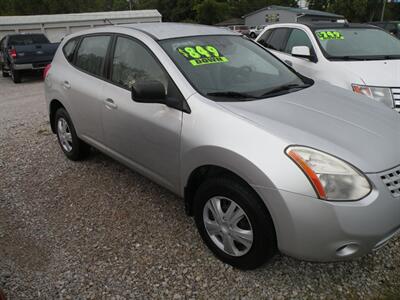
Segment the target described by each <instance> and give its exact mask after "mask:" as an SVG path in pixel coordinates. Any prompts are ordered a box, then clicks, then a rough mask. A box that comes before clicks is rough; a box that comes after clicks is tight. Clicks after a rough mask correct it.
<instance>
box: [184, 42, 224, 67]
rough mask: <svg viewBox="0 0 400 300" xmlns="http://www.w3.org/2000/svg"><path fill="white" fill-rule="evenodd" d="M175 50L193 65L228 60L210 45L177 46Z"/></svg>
mask: <svg viewBox="0 0 400 300" xmlns="http://www.w3.org/2000/svg"><path fill="white" fill-rule="evenodd" d="M177 51H178V52H179V53H180V54H181V55H182V56H183V57H185V58H186V59H187V60H188V61H189V62H190V64H191V65H192V66H193V67H197V66H202V65H210V64H218V63H226V62H228V61H229V60H228V58H226V57H225V56H223V55H222V54H221V52H220V51H219V50H218V49H217V48H216V47H214V46H211V45H207V46H201V45H197V46H187V47H179V48H177Z"/></svg>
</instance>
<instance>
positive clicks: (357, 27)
mask: <svg viewBox="0 0 400 300" xmlns="http://www.w3.org/2000/svg"><path fill="white" fill-rule="evenodd" d="M256 41H257V42H258V43H260V44H262V45H263V46H265V47H267V48H269V49H270V50H271V52H272V53H273V54H275V55H276V56H277V57H279V58H280V59H281V60H283V61H284V62H285V63H286V64H288V65H289V66H292V67H293V68H294V69H295V70H296V71H298V72H299V73H301V74H303V75H305V76H308V77H310V78H313V79H314V80H323V81H326V82H329V83H330V84H332V85H335V86H339V87H341V88H345V89H349V90H353V91H354V92H356V93H359V94H363V95H366V96H368V97H370V98H373V99H375V100H377V101H379V102H382V103H383V104H385V105H386V106H388V107H390V108H394V109H395V110H396V111H398V112H400V40H399V39H397V38H395V37H394V36H392V35H390V34H389V33H387V32H385V31H384V30H382V29H380V28H378V27H375V26H371V25H366V24H348V23H314V24H297V23H291V24H275V25H271V26H268V28H266V29H265V30H264V31H263V32H262V33H261V34H260V35H259V36H258V37H257V39H256Z"/></svg>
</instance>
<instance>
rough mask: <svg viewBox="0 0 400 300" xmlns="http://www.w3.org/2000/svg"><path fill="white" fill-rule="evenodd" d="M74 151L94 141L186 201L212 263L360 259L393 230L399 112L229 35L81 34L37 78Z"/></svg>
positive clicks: (399, 221) (66, 146)
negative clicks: (277, 256)
mask: <svg viewBox="0 0 400 300" xmlns="http://www.w3.org/2000/svg"><path fill="white" fill-rule="evenodd" d="M45 78H46V79H45V89H46V98H47V99H46V100H47V104H48V109H49V114H50V121H51V127H52V130H53V132H54V133H56V134H57V137H58V141H59V143H60V146H61V149H62V151H63V152H64V153H65V155H66V156H67V157H68V158H69V159H72V160H79V159H83V158H84V157H86V156H87V155H88V154H89V152H90V147H95V148H97V149H99V150H100V151H102V152H104V153H106V154H107V155H109V156H111V157H113V158H115V159H116V160H118V161H120V162H122V163H123V164H125V165H127V166H128V167H130V168H132V169H134V170H136V171H138V172H140V173H142V174H143V175H145V176H147V177H149V178H151V179H152V180H154V181H155V182H157V183H159V184H160V185H162V186H164V187H166V188H167V189H169V190H171V191H173V192H174V193H176V194H177V195H179V196H181V197H182V198H184V202H185V207H186V211H187V213H188V214H189V215H194V217H195V220H196V225H197V227H198V230H199V233H200V235H201V237H202V239H203V240H204V242H205V243H206V244H207V246H208V247H209V248H210V249H211V251H212V252H213V253H214V254H215V255H216V256H217V257H218V258H220V259H221V260H222V261H224V262H226V263H228V264H231V265H233V266H235V267H238V268H242V269H251V268H255V267H257V266H259V265H261V264H262V263H264V262H265V261H267V260H268V259H269V258H271V257H272V256H273V255H274V253H276V251H277V250H278V249H279V250H280V251H281V252H283V253H285V254H288V255H291V256H294V257H297V258H301V259H306V260H313V261H336V260H342V259H349V258H354V257H358V256H360V255H363V254H365V253H367V252H369V251H371V250H372V249H376V248H378V247H380V246H382V245H383V244H384V243H386V242H387V241H388V240H389V239H390V238H392V237H393V236H394V235H396V233H397V232H399V228H400V154H399V153H400V139H399V132H400V117H399V116H398V114H396V113H395V112H393V111H392V110H390V109H389V108H386V107H384V106H383V105H381V104H379V103H376V102H374V101H371V100H370V99H368V98H366V97H364V96H360V95H356V94H354V93H352V92H350V91H346V90H343V89H340V88H337V87H333V86H330V85H328V84H324V83H314V82H313V81H312V80H310V79H308V78H305V77H303V76H302V75H300V74H298V73H296V72H295V71H293V70H292V69H291V68H289V67H287V66H286V65H285V64H284V63H283V62H281V61H280V60H278V59H277V58H276V57H275V56H274V55H272V54H271V53H270V52H268V50H265V49H264V48H263V47H261V46H260V45H258V44H256V43H255V42H253V41H251V40H249V39H247V38H245V37H243V36H242V35H240V34H238V33H234V32H231V31H228V30H226V29H218V28H214V27H208V26H200V25H185V24H169V23H160V24H135V25H123V26H111V27H104V28H97V29H93V30H89V31H85V32H80V33H78V34H74V35H71V36H69V37H68V38H66V39H65V40H64V41H63V42H62V43H61V45H60V47H59V49H58V51H57V53H56V56H55V58H54V60H53V62H52V65H51V67H50V68H48V69H47V70H46V74H45Z"/></svg>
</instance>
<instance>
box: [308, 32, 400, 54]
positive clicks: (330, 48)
mask: <svg viewBox="0 0 400 300" xmlns="http://www.w3.org/2000/svg"><path fill="white" fill-rule="evenodd" d="M315 35H316V37H317V39H318V40H319V43H320V45H321V47H322V48H323V50H325V56H326V57H327V58H328V59H331V60H375V59H399V58H400V40H399V39H397V38H395V37H393V36H392V35H390V34H389V33H387V32H385V31H383V30H380V29H374V28H340V29H338V28H327V29H319V30H316V31H315Z"/></svg>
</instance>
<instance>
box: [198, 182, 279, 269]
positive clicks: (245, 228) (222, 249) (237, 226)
mask: <svg viewBox="0 0 400 300" xmlns="http://www.w3.org/2000/svg"><path fill="white" fill-rule="evenodd" d="M213 201H214V202H213ZM215 201H217V202H215ZM218 201H219V202H218ZM232 205H233V208H232V207H231V206H232ZM218 207H219V209H218ZM216 211H219V213H214V212H216ZM229 211H231V213H229ZM194 214H195V221H196V225H197V229H198V231H199V233H200V235H201V237H202V239H203V241H204V242H205V243H206V245H207V246H208V248H209V249H210V250H211V251H212V252H213V253H214V255H215V256H216V257H218V258H219V259H220V260H222V261H223V262H225V263H227V264H230V265H232V266H233V267H236V268H239V269H244V270H246V269H247V270H248V269H255V268H257V267H259V266H261V265H263V264H264V263H265V262H267V261H268V260H269V259H271V258H272V257H273V256H274V255H275V253H276V251H277V246H276V235H275V229H274V225H273V222H272V219H271V216H270V214H269V213H268V211H267V209H266V207H265V205H264V203H262V201H261V199H260V198H259V197H258V195H257V194H256V193H255V192H254V191H253V190H252V189H251V188H250V187H248V186H247V185H246V184H245V183H242V182H240V181H239V180H235V179H230V178H211V179H208V180H206V181H205V182H204V183H202V184H201V186H200V187H199V189H198V190H197V192H196V195H195V198H194ZM214 214H215V215H219V216H216V217H215V216H214Z"/></svg>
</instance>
